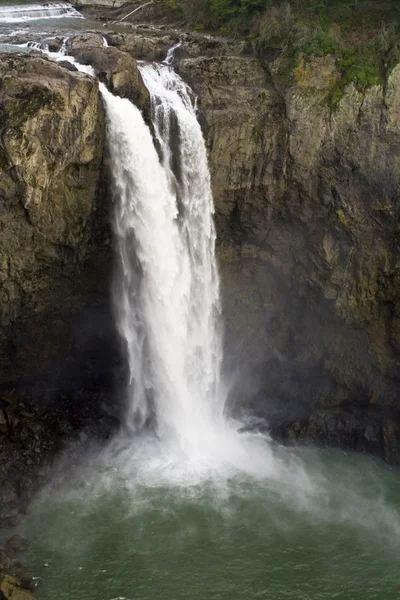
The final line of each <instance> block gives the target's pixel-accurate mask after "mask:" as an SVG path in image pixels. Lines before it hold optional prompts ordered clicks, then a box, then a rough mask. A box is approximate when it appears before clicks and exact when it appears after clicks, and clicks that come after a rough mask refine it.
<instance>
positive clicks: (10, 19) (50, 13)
mask: <svg viewBox="0 0 400 600" xmlns="http://www.w3.org/2000/svg"><path fill="white" fill-rule="evenodd" d="M65 17H69V18H75V19H83V16H82V15H81V13H80V12H78V11H77V10H76V9H75V8H74V7H73V6H71V4H69V3H68V2H52V3H46V4H13V5H7V6H0V23H17V22H21V21H34V20H37V19H61V18H65Z"/></svg>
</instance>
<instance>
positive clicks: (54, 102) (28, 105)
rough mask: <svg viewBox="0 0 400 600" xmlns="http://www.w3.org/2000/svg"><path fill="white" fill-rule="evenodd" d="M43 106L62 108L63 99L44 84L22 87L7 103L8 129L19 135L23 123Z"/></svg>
mask: <svg viewBox="0 0 400 600" xmlns="http://www.w3.org/2000/svg"><path fill="white" fill-rule="evenodd" d="M44 108H45V109H50V110H58V111H60V110H63V109H64V99H63V98H62V96H61V95H60V94H59V93H57V92H53V91H52V90H49V89H48V88H46V87H44V86H39V85H34V86H32V87H29V88H26V89H22V90H21V91H20V92H18V93H17V94H16V95H15V96H14V99H13V100H10V101H9V102H8V103H7V121H8V123H9V126H8V131H9V132H10V133H12V134H14V135H15V136H18V137H20V136H21V135H22V126H23V124H24V123H25V122H26V121H27V120H28V119H30V118H32V117H33V116H35V115H36V114H37V113H38V112H39V111H40V110H42V109H44Z"/></svg>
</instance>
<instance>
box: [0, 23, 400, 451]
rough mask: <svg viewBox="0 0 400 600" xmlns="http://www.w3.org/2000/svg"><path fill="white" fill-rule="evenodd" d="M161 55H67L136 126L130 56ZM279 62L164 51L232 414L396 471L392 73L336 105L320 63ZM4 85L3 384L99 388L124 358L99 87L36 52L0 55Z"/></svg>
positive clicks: (113, 50)
mask: <svg viewBox="0 0 400 600" xmlns="http://www.w3.org/2000/svg"><path fill="white" fill-rule="evenodd" d="M89 38H90V39H89ZM95 38H96V39H95ZM175 40H176V35H175V34H174V33H173V32H170V33H168V35H166V34H165V32H164V34H163V35H161V34H160V35H157V36H156V35H154V36H153V35H152V32H147V33H143V32H138V33H130V34H121V33H117V34H113V35H109V36H108V41H109V43H110V45H111V46H114V47H110V48H108V49H107V48H103V47H101V38H100V37H99V36H86V37H85V38H83V37H82V36H81V39H80V40H73V39H72V40H70V42H69V50H70V52H72V53H74V55H75V56H78V57H79V59H80V60H83V61H85V62H90V63H92V64H94V66H95V68H96V71H97V72H98V75H99V77H100V78H102V79H103V80H104V81H106V82H108V84H109V85H112V86H114V89H116V90H117V89H118V90H119V93H123V94H124V95H127V96H128V97H130V98H132V99H133V100H135V101H136V102H138V103H139V104H140V106H141V108H142V109H143V110H144V112H146V106H148V95H147V94H146V92H145V90H143V88H142V84H141V81H140V78H139V77H138V74H137V69H136V64H135V61H134V60H133V59H134V58H159V57H160V56H161V55H162V54H163V52H164V50H165V47H167V45H168V43H169V41H175ZM279 60H280V59H279V57H278V58H275V60H273V61H272V62H267V61H264V60H259V59H256V58H254V57H252V56H250V55H249V54H248V49H247V47H246V44H242V43H241V44H234V43H231V42H227V41H221V42H216V41H215V40H210V39H209V38H206V37H203V38H201V37H199V38H198V39H196V38H195V37H190V39H189V38H187V40H186V42H185V44H184V45H183V46H182V48H181V49H180V51H179V53H178V54H177V61H178V64H177V68H178V69H179V72H180V73H181V75H182V77H183V78H184V79H185V80H186V81H187V82H188V83H189V84H190V85H191V86H192V87H193V89H194V90H195V92H196V93H197V94H198V97H199V108H200V118H201V120H202V124H203V126H204V132H205V136H206V140H207V145H208V149H209V154H210V166H211V173H212V182H213V189H214V196H215V205H216V224H217V232H218V252H219V259H220V265H221V274H222V286H223V296H224V307H225V316H226V320H227V333H226V348H227V361H226V370H227V373H228V374H230V375H232V373H233V374H234V375H233V376H232V377H233V378H232V394H231V403H232V407H233V410H235V411H240V410H241V409H243V408H244V409H246V410H248V409H251V410H252V411H253V412H254V413H255V415H257V416H259V417H263V418H265V419H266V420H267V422H268V423H269V428H270V429H271V430H272V432H273V433H274V435H276V436H278V437H279V438H280V439H284V440H289V441H294V440H297V439H305V440H312V441H317V442H321V443H324V442H328V443H331V444H337V445H342V446H346V447H351V448H355V449H358V450H369V451H373V452H376V453H380V454H383V455H384V456H385V458H386V459H387V460H389V461H392V462H397V461H400V432H399V428H398V412H399V406H400V405H399V400H398V394H399V391H398V390H399V383H400V380H399V375H398V373H399V370H398V366H399V352H400V302H399V286H400V277H399V272H400V271H399V269H400V267H399V265H398V261H399V247H398V213H399V202H398V195H399V187H400V162H399V161H400V159H399V152H400V150H399V149H400V96H399V91H398V90H399V89H400V88H399V85H400V67H396V68H394V69H393V71H392V72H391V73H388V75H387V77H386V79H385V83H384V85H382V86H375V87H369V88H363V89H361V88H360V89H358V88H357V87H355V85H353V84H350V85H348V87H347V88H346V89H345V90H344V93H343V94H342V97H340V99H336V100H335V102H333V101H332V89H334V86H335V83H336V80H337V72H336V67H335V63H334V61H333V59H331V58H330V57H329V56H327V57H324V58H320V59H308V60H307V61H305V60H304V61H302V60H300V61H299V62H298V64H297V66H296V68H295V71H294V73H293V76H292V79H291V80H290V81H288V80H286V79H285V78H283V77H282V69H281V67H280V64H279ZM0 79H1V88H0V96H1V110H2V120H1V122H2V132H1V147H0V150H1V152H0V160H1V171H0V202H1V203H0V208H1V210H0V227H1V228H2V235H1V237H0V281H1V294H2V304H1V308H0V314H1V320H0V338H1V342H2V343H1V354H0V386H2V387H3V389H8V390H10V389H14V387H15V386H17V387H19V388H21V385H22V387H25V388H26V387H27V386H33V387H38V388H39V389H44V390H52V389H54V388H56V389H57V390H59V392H60V393H64V392H67V394H68V393H69V392H70V391H71V390H75V391H76V390H79V389H81V388H91V389H92V388H97V389H104V388H105V387H107V386H110V385H111V381H112V378H113V372H114V370H115V369H118V368H119V364H120V359H119V352H118V341H117V340H116V339H115V331H114V327H113V324H112V316H111V310H110V303H109V300H108V290H109V285H110V278H111V267H112V247H111V233H110V227H109V218H108V215H109V210H110V205H111V200H110V198H109V196H108V194H107V181H106V176H105V175H104V173H105V172H106V169H105V168H103V165H104V166H105V162H104V159H103V154H104V152H103V148H104V115H103V111H102V107H101V102H100V99H99V92H98V87H97V84H96V82H95V81H93V80H92V79H90V78H89V77H87V76H85V75H82V74H80V73H77V72H71V71H70V70H68V69H66V68H63V67H62V66H59V65H56V64H54V63H52V62H51V61H49V60H47V59H45V58H42V57H38V56H29V57H22V56H17V55H13V56H6V55H4V56H3V57H2V58H1V61H0Z"/></svg>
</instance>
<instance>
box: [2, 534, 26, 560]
mask: <svg viewBox="0 0 400 600" xmlns="http://www.w3.org/2000/svg"><path fill="white" fill-rule="evenodd" d="M28 546H29V544H28V541H27V540H26V539H25V538H24V537H23V536H22V535H20V534H18V533H15V534H14V535H13V536H12V537H10V538H9V539H8V540H7V541H6V543H5V546H4V548H5V551H6V552H7V554H9V555H10V556H13V555H14V554H17V553H18V552H23V551H24V550H26V549H27V548H28Z"/></svg>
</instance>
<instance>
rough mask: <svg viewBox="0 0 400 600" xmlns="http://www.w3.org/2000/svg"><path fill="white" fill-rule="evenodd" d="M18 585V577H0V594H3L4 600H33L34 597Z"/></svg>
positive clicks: (19, 581)
mask: <svg viewBox="0 0 400 600" xmlns="http://www.w3.org/2000/svg"><path fill="white" fill-rule="evenodd" d="M20 584H21V580H20V579H19V578H18V577H11V576H9V575H0V594H3V596H4V598H7V599H8V600H35V596H33V594H31V592H29V591H28V590H25V589H23V588H21V587H20ZM0 598H1V596H0Z"/></svg>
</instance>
